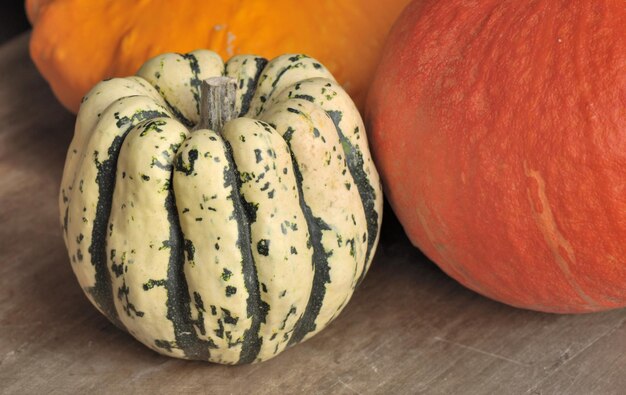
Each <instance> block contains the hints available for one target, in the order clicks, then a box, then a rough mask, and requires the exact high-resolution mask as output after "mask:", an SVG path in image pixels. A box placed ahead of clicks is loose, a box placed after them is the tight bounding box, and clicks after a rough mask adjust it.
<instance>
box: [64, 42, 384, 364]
mask: <svg viewBox="0 0 626 395" xmlns="http://www.w3.org/2000/svg"><path fill="white" fill-rule="evenodd" d="M60 209H61V217H62V218H61V219H62V227H63V231H64V235H65V243H66V246H67V249H68V252H69V256H70V259H71V262H72V268H73V270H74V273H75V274H76V277H77V278H78V281H79V283H80V285H81V286H82V288H83V290H84V291H85V293H86V295H87V297H88V298H89V300H90V301H91V302H92V303H93V304H94V305H95V306H96V307H97V308H98V309H99V310H100V311H101V312H102V313H103V314H104V315H105V316H107V317H108V318H109V319H110V320H111V321H112V322H114V323H115V324H116V325H117V326H119V327H121V328H123V329H125V330H127V331H128V332H129V333H131V334H132V335H133V336H134V337H135V338H137V339H138V340H140V341H141V342H143V343H144V344H145V345H147V346H148V347H150V348H152V349H153V350H156V351H157V352H159V353H162V354H166V355H170V356H174V357H179V358H187V359H199V360H208V361H213V362H218V363H225V364H239V363H250V362H256V361H262V360H266V359H269V358H271V357H273V356H275V355H276V354H278V353H280V352H281V351H283V350H284V349H285V348H286V347H287V346H289V345H292V344H296V343H298V342H301V341H303V340H305V339H307V338H309V337H311V336H313V335H314V334H315V333H317V332H319V331H320V330H321V329H323V328H324V327H325V326H326V325H328V324H329V323H330V322H331V321H332V320H333V319H334V318H335V317H336V316H337V315H338V314H339V313H340V312H341V310H342V309H343V308H344V307H345V305H346V304H347V303H348V301H349V299H350V297H351V295H352V293H353V291H354V289H355V287H356V286H357V285H358V284H359V282H360V281H361V280H362V279H363V277H364V275H365V273H366V272H367V270H368V268H369V266H370V263H371V261H372V258H373V256H374V251H375V248H376V245H377V242H378V234H379V230H380V223H381V214H382V191H381V187H380V182H379V178H378V173H377V172H376V169H375V167H374V165H373V162H372V160H371V157H370V154H369V150H368V146H367V139H366V135H365V130H364V127H363V123H362V120H361V117H360V115H359V113H358V111H357V109H356V108H355V106H354V104H353V102H352V101H351V99H350V97H349V96H348V95H347V94H346V93H345V92H344V90H343V89H342V88H341V87H340V86H339V85H338V84H337V82H336V81H335V80H334V78H333V77H332V75H331V74H330V73H329V72H328V71H327V69H326V68H325V67H324V66H322V65H321V64H320V63H318V62H317V61H315V60H314V59H312V58H309V57H307V56H304V55H284V56H280V57H278V58H275V59H274V60H272V61H270V62H268V61H267V60H265V59H263V58H260V57H256V56H249V55H246V56H236V57H234V58H232V59H230V60H229V61H228V62H227V63H225V64H224V63H223V61H222V59H221V58H220V57H219V56H218V55H217V54H215V53H213V52H210V51H206V50H198V51H194V52H191V53H189V54H183V55H181V54H164V55H161V56H158V57H156V58H153V59H151V60H149V61H148V62H147V63H146V64H144V66H142V68H141V69H140V70H139V72H138V73H137V75H136V76H133V77H128V78H115V79H111V80H107V81H103V82H101V83H99V84H98V85H96V86H95V87H94V88H93V89H92V90H91V91H90V92H89V94H88V95H87V96H86V97H85V98H84V99H83V102H82V105H81V108H80V111H79V113H78V118H77V121H76V128H75V134H74V139H73V140H72V143H71V146H70V148H69V151H68V155H67V160H66V164H65V169H64V174H63V181H62V186H61V192H60Z"/></svg>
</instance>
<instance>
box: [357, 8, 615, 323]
mask: <svg viewBox="0 0 626 395" xmlns="http://www.w3.org/2000/svg"><path fill="white" fill-rule="evenodd" d="M366 118H367V119H368V121H367V122H368V123H369V127H368V129H367V130H368V132H371V134H370V137H371V140H370V141H371V145H372V149H373V153H374V158H375V160H376V163H377V166H378V169H379V172H380V173H381V177H382V178H383V181H384V185H385V188H386V196H387V198H388V199H389V200H390V202H391V204H392V206H393V209H394V211H395V213H396V214H397V216H398V217H399V219H400V221H401V222H402V224H403V226H404V228H405V230H406V232H407V234H408V235H409V237H410V239H411V240H412V241H413V243H414V244H415V245H417V246H418V247H419V248H420V249H422V250H423V251H424V252H425V253H426V254H427V255H428V256H429V257H430V258H431V259H432V260H434V261H435V262H436V263H437V264H439V266H441V268H443V270H445V271H446V272H447V273H448V274H450V275H451V276H452V277H454V278H455V279H457V280H458V281H460V282H461V283H463V284H465V285H466V286H468V287H470V288H472V289H474V290H476V291H478V292H480V293H482V294H484V295H486V296H489V297H491V298H494V299H497V300H500V301H502V302H505V303H508V304H511V305H515V306H519V307H524V308H529V309H536V310H542V311H551V312H562V313H577V312H588V311H598V310H605V309H610V308H616V307H622V306H626V6H625V3H624V1H623V0H605V1H595V0H577V1H571V0H537V1H531V2H528V1H518V0H510V1H507V0H481V1H464V0H448V1H424V2H413V3H412V4H411V5H409V6H408V7H407V8H406V10H405V11H404V12H403V14H402V16H401V17H400V19H399V20H398V22H397V23H396V25H395V26H394V27H393V29H392V31H391V33H390V34H389V37H388V41H387V44H386V48H385V49H384V52H383V58H382V60H381V63H380V66H379V69H378V71H377V73H376V77H375V81H374V82H373V85H372V88H371V91H370V96H369V98H368V103H367V116H366Z"/></svg>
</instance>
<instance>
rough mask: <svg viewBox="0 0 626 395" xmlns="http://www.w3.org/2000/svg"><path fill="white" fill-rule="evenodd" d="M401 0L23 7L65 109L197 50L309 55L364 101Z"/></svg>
mask: <svg viewBox="0 0 626 395" xmlns="http://www.w3.org/2000/svg"><path fill="white" fill-rule="evenodd" d="M408 2H409V0H385V1H380V0H341V1H333V0H324V1H319V0H298V1H295V0H249V1H238V0H204V1H189V0H178V1H175V2H173V1H171V0H142V1H130V2H129V1H124V0H114V1H111V0H88V1H85V0H26V10H27V14H28V16H29V19H30V21H31V23H32V25H33V32H32V36H31V41H30V53H31V57H32V59H33V61H34V63H35V65H36V66H37V68H38V69H39V71H40V72H41V74H42V75H43V76H44V77H45V78H46V80H47V81H48V82H49V83H50V86H51V88H52V90H53V91H54V93H55V95H56V96H57V98H58V99H59V100H60V101H61V103H62V104H63V105H64V106H65V107H66V108H68V109H69V110H70V111H72V112H76V111H77V110H78V106H79V103H80V100H81V98H82V97H83V96H84V95H85V94H86V93H87V91H88V90H89V89H91V87H92V86H93V85H94V84H96V83H97V82H98V81H100V80H102V79H103V78H110V77H122V76H127V75H130V74H132V73H134V72H135V71H137V69H138V68H139V67H140V66H141V65H142V64H143V63H144V62H145V61H146V59H149V58H151V57H153V56H156V55H157V54H160V53H165V52H179V53H184V52H190V51H193V50H195V49H196V48H207V49H211V50H213V51H215V52H217V53H218V54H220V55H221V56H222V57H223V58H224V59H227V58H230V57H232V56H234V55H238V54H246V53H257V54H259V55H261V56H264V57H266V58H274V57H276V56H279V55H280V54H284V53H306V54H309V55H310V56H313V57H315V58H316V59H319V60H320V61H321V62H323V63H324V65H326V66H327V67H328V69H329V70H330V71H331V72H332V73H333V75H334V76H335V78H336V79H337V81H339V83H340V84H341V85H342V86H343V87H344V88H345V89H346V90H347V91H348V93H349V94H350V95H351V96H352V97H353V99H354V101H355V102H356V103H357V106H358V107H359V108H362V104H363V102H364V99H365V95H366V92H367V88H368V86H369V82H370V80H371V78H372V75H373V73H374V70H375V68H376V64H377V62H378V59H379V57H380V51H381V49H382V46H383V42H384V39H385V36H386V34H387V32H388V31H389V28H390V27H391V25H392V23H393V21H394V20H395V19H396V18H397V17H398V15H399V14H400V11H401V10H402V8H403V7H404V6H405V5H406V4H407V3H408ZM92 49H97V51H95V50H92Z"/></svg>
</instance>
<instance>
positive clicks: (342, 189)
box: [261, 99, 367, 338]
mask: <svg viewBox="0 0 626 395" xmlns="http://www.w3.org/2000/svg"><path fill="white" fill-rule="evenodd" d="M261 119H263V120H264V121H266V122H267V123H269V124H271V125H272V126H273V127H275V128H276V130H277V131H278V133H280V134H281V135H282V136H283V138H284V139H285V141H286V142H287V143H288V144H289V148H290V149H291V151H292V152H293V158H294V162H295V163H294V165H295V166H297V171H298V172H299V173H300V175H301V179H302V181H301V188H302V194H303V199H304V202H305V203H306V205H307V206H308V207H309V208H310V213H311V215H312V217H314V221H315V222H316V223H317V226H319V228H320V231H321V239H320V244H321V245H320V246H321V248H323V253H324V255H325V256H326V262H327V266H328V279H327V281H326V282H325V284H324V298H323V303H322V304H321V306H320V307H319V310H318V312H317V315H316V317H315V320H314V326H313V327H312V328H314V329H313V330H312V331H310V332H308V333H307V334H306V336H305V338H308V337H310V336H312V335H314V334H315V333H317V331H319V330H320V329H321V328H323V327H325V326H326V325H327V324H328V323H329V322H330V321H331V320H332V319H333V318H334V317H335V316H336V315H337V314H338V313H339V312H340V311H341V310H342V309H343V307H344V306H345V305H346V303H347V302H348V300H349V298H350V296H351V294H352V292H346V290H351V289H354V287H355V286H356V281H357V280H358V277H359V274H360V273H361V272H362V271H363V268H364V264H365V253H366V248H367V243H366V241H367V230H366V229H367V227H366V220H365V214H364V210H363V204H362V202H361V199H360V197H359V192H358V190H357V188H356V187H355V185H354V180H353V179H352V176H351V175H350V172H349V169H348V166H347V164H346V158H345V155H344V152H343V150H342V148H341V143H340V141H339V137H338V135H337V132H336V130H335V125H334V124H333V122H332V119H331V118H330V117H329V116H328V114H327V113H326V112H325V111H323V110H322V109H321V108H320V107H319V106H317V105H315V104H313V103H311V102H308V101H306V100H301V99H292V100H288V101H285V102H282V103H278V104H275V105H273V106H272V107H271V108H270V109H268V111H266V112H265V113H263V115H262V116H261ZM318 292H319V291H318Z"/></svg>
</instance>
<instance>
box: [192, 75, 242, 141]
mask: <svg viewBox="0 0 626 395" xmlns="http://www.w3.org/2000/svg"><path fill="white" fill-rule="evenodd" d="M236 92H237V80H235V79H234V78H231V77H211V78H207V79H206V80H203V81H202V84H201V85H200V122H198V124H197V125H196V127H195V128H194V130H198V129H211V130H213V131H215V132H218V133H221V132H222V129H223V128H224V125H225V124H226V123H227V122H228V121H230V120H231V119H233V118H235V117H236V116H237V114H235V94H236Z"/></svg>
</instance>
